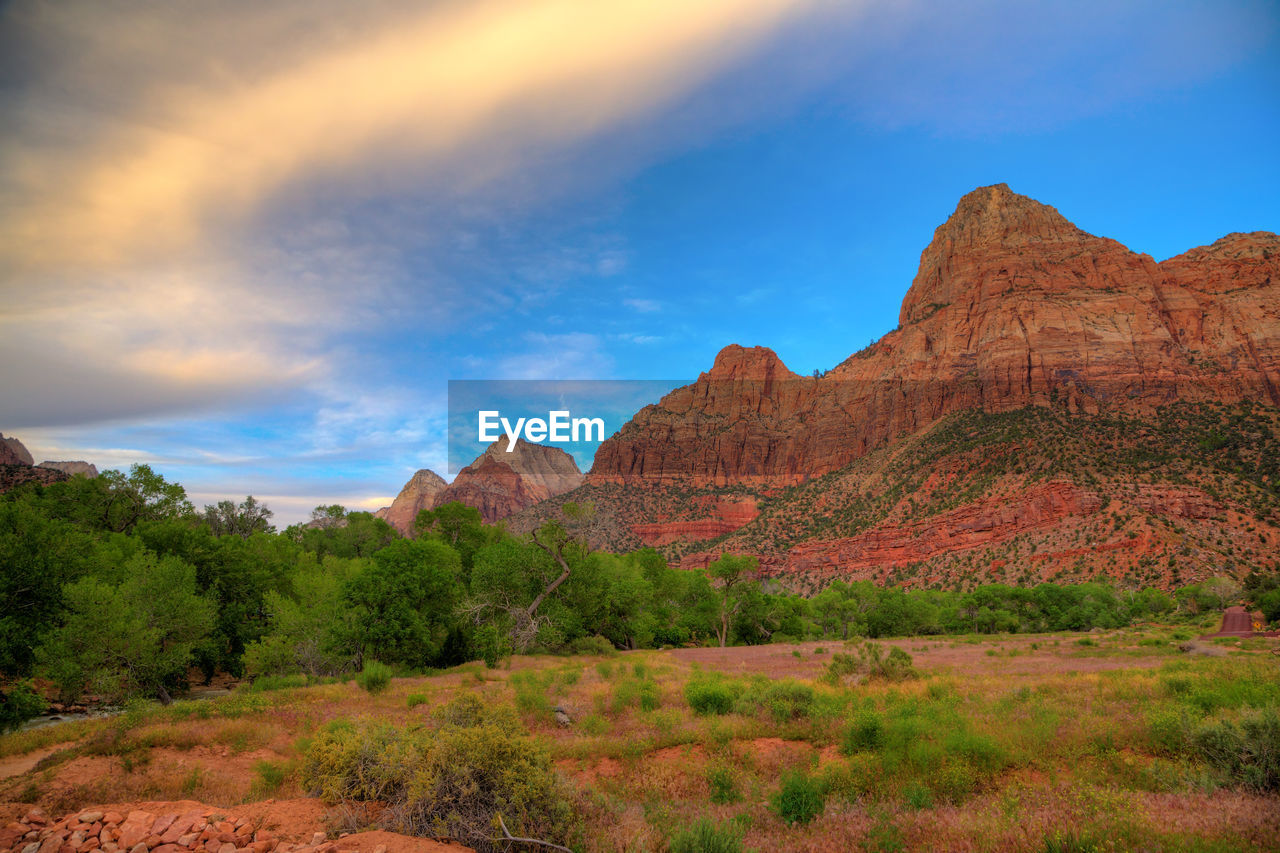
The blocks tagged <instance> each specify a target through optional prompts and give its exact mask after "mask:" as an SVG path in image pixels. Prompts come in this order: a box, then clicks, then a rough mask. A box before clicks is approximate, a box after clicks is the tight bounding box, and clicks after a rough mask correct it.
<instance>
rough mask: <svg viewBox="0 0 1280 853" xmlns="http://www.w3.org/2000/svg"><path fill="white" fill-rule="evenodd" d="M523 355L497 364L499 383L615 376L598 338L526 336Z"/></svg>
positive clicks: (579, 334) (581, 334) (584, 335)
mask: <svg viewBox="0 0 1280 853" xmlns="http://www.w3.org/2000/svg"><path fill="white" fill-rule="evenodd" d="M522 340H523V341H524V343H525V344H526V348H525V350H524V352H521V353H518V354H515V355H510V356H507V357H506V358H503V359H502V360H500V361H499V362H498V375H497V376H496V377H492V378H497V379H605V378H608V377H609V376H611V375H612V374H613V364H614V363H613V358H612V357H611V356H609V355H608V354H607V353H606V352H605V351H604V347H603V342H602V341H601V340H600V337H599V336H598V335H594V334H590V333H587V332H570V333H567V334H563V335H549V334H545V333H543V332H526V333H525V334H524V335H523V336H522Z"/></svg>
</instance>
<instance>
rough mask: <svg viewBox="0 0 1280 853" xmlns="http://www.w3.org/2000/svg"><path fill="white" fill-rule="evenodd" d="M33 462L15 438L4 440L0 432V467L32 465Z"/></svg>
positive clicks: (25, 449)
mask: <svg viewBox="0 0 1280 853" xmlns="http://www.w3.org/2000/svg"><path fill="white" fill-rule="evenodd" d="M34 464H36V463H35V460H34V459H32V458H31V454H30V453H28V452H27V448H25V447H23V446H22V442H21V441H18V439H16V438H12V437H10V438H5V436H4V433H2V432H0V465H34Z"/></svg>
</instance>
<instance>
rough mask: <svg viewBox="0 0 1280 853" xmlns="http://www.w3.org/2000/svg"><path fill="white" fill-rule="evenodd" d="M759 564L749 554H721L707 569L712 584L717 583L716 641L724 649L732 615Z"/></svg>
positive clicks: (738, 607) (737, 607) (736, 610)
mask: <svg viewBox="0 0 1280 853" xmlns="http://www.w3.org/2000/svg"><path fill="white" fill-rule="evenodd" d="M759 568H760V564H759V562H758V561H757V560H756V558H755V557H753V556H751V555H749V554H721V555H720V558H719V559H717V560H716V561H715V562H713V563H712V564H711V565H710V566H708V567H707V571H708V572H709V573H710V575H711V577H712V579H713V582H714V581H719V582H720V584H719V587H718V589H719V595H720V601H719V605H720V607H719V614H718V616H719V624H718V625H717V626H716V639H718V640H719V641H720V647H721V648H724V647H725V645H727V643H728V640H729V627H730V625H731V624H732V622H733V617H734V615H735V614H736V613H737V612H738V610H740V609H741V607H742V604H743V593H744V591H745V586H746V583H747V580H748V578H749V576H750V575H751V574H754V573H756V572H758V571H759Z"/></svg>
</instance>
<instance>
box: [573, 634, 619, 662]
mask: <svg viewBox="0 0 1280 853" xmlns="http://www.w3.org/2000/svg"><path fill="white" fill-rule="evenodd" d="M564 651H565V652H567V653H569V654H571V655H604V656H606V657H613V656H614V655H616V654H618V649H617V647H615V646H614V645H613V643H611V642H609V640H608V639H606V638H605V637H601V636H594V637H579V638H578V639H576V640H572V641H571V642H569V643H568V644H567V645H566V646H565V647H564Z"/></svg>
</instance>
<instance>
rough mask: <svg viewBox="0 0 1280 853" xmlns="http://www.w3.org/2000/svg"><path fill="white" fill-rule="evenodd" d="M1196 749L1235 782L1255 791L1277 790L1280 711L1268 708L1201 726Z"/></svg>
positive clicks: (1278, 786)
mask: <svg viewBox="0 0 1280 853" xmlns="http://www.w3.org/2000/svg"><path fill="white" fill-rule="evenodd" d="M1192 742H1193V745H1194V748H1195V751H1196V752H1197V753H1198V754H1199V755H1200V757H1202V758H1203V759H1204V760H1205V761H1207V762H1208V763H1209V764H1210V765H1212V766H1213V767H1215V768H1216V769H1218V770H1219V771H1221V772H1222V773H1223V774H1225V775H1226V776H1227V778H1229V779H1231V780H1232V781H1234V782H1238V783H1240V784H1243V785H1245V786H1246V787H1248V788H1252V789H1254V790H1256V791H1261V792H1264V793H1265V792H1269V791H1277V790H1280V712H1277V711H1276V710H1275V709H1274V708H1267V709H1264V710H1261V711H1258V712H1256V713H1253V714H1251V715H1249V716H1246V717H1243V718H1242V719H1241V720H1240V725H1239V726H1238V727H1237V726H1236V725H1235V724H1234V723H1232V722H1231V721H1229V720H1224V721H1221V722H1218V723H1209V724H1207V725H1205V726H1202V727H1201V728H1200V729H1199V730H1198V731H1197V732H1196V733H1195V736H1194V738H1193V741H1192Z"/></svg>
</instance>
